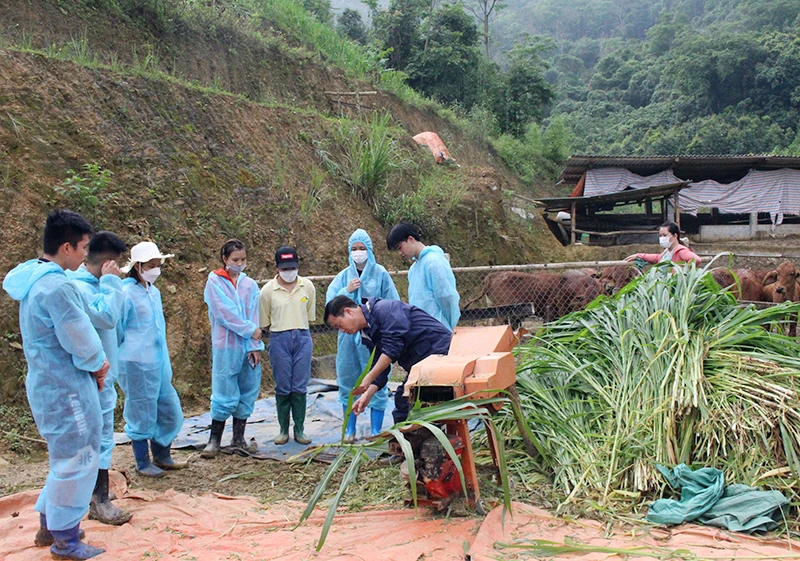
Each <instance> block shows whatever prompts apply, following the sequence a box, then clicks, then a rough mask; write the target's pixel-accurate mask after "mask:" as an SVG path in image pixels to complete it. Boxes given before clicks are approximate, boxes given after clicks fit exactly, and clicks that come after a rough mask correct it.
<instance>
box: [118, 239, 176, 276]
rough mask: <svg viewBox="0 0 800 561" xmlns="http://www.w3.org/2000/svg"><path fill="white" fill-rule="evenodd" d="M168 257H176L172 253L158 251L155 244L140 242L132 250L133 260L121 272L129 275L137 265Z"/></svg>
mask: <svg viewBox="0 0 800 561" xmlns="http://www.w3.org/2000/svg"><path fill="white" fill-rule="evenodd" d="M168 257H175V255H173V254H172V253H167V254H163V253H161V252H160V251H159V250H158V246H157V245H156V244H155V243H153V242H139V243H137V244H136V245H135V246H133V247H132V248H131V260H130V262H129V263H128V264H127V265H125V266H124V267H122V268H121V269H120V271H122V272H123V273H127V272H128V271H130V270H131V269H132V268H133V265H134V264H135V263H147V262H148V261H150V260H151V259H161V262H162V263H163V262H164V259H166V258H168Z"/></svg>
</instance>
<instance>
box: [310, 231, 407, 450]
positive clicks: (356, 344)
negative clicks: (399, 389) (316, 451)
mask: <svg viewBox="0 0 800 561" xmlns="http://www.w3.org/2000/svg"><path fill="white" fill-rule="evenodd" d="M347 255H348V261H349V262H350V265H349V266H348V267H347V268H346V269H344V270H343V271H341V272H340V273H339V274H338V275H336V278H335V279H333V282H331V284H330V286H328V291H327V293H326V296H325V302H326V303H327V302H330V301H331V300H333V299H334V298H335V297H337V296H347V297H349V298H352V299H353V300H354V301H355V302H356V303H358V304H361V303H362V299H365V298H382V299H387V300H400V296H399V295H398V294H397V288H396V287H395V285H394V281H392V277H391V276H389V273H388V272H387V271H386V269H385V268H384V267H383V266H381V265H379V264H378V263H377V261H376V260H375V254H374V253H373V251H372V239H370V237H369V234H367V232H366V231H364V230H362V229H361V228H359V229H358V230H356V231H355V232H353V234H352V235H351V236H350V240H349V242H348V244H347ZM369 356H370V353H369V351H368V350H367V347H365V346H364V345H362V344H361V334H360V333H355V334H353V335H350V334H347V333H344V332H341V331H340V332H339V344H338V348H337V352H336V382H337V383H338V384H339V401H340V402H341V403H342V407H343V409H344V411H346V410H347V400H348V397H349V395H350V392H351V391H352V389H353V386H354V385H355V383H356V380H358V377H359V376H360V375H361V372H362V371H363V370H364V368H365V367H366V366H367V363H368V362H369ZM388 402H389V392H388V389H387V388H386V387H384V388H383V389H382V390H380V391H379V392H378V393H376V394H375V395H374V396H373V397H372V399H371V400H370V402H369V407H370V429H371V431H370V432H371V434H372V435H376V434H379V433H380V432H381V427H382V426H383V416H384V411H385V410H386V406H387V404H388ZM356 418H357V417H356V415H354V414H351V415H350V419H349V421H348V424H347V429H346V430H345V442H346V443H348V444H352V443H353V442H355V435H356Z"/></svg>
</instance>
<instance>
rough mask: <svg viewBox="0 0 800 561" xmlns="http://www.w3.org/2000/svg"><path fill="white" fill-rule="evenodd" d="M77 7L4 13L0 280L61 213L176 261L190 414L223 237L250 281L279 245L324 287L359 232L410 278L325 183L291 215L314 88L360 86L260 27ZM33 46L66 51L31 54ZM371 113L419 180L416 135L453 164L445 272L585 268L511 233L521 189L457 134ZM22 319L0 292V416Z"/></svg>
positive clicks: (204, 376)
mask: <svg viewBox="0 0 800 561" xmlns="http://www.w3.org/2000/svg"><path fill="white" fill-rule="evenodd" d="M217 4H219V5H222V4H224V2H218V3H214V5H217ZM72 5H80V6H82V8H81V9H80V10H78V9H75V10H73V9H72V8H69V6H72ZM88 5H94V4H93V3H92V2H91V1H90V0H72V1H68V0H60V1H59V2H55V1H45V0H20V1H19V2H13V3H7V2H3V3H0V22H1V23H0V45H3V44H4V45H10V46H11V47H10V48H5V49H3V48H0V197H1V198H2V200H3V205H2V207H3V216H4V218H5V220H4V228H3V230H2V233H1V234H0V241H2V243H3V246H4V247H5V248H6V251H4V252H2V253H1V254H0V276H2V275H3V274H4V273H5V272H6V271H8V270H10V269H11V268H12V267H13V266H14V265H15V264H16V263H18V262H20V261H22V260H25V259H28V258H30V257H33V256H36V255H37V254H38V251H39V246H40V237H41V228H42V225H43V222H44V216H45V214H46V212H47V210H48V209H50V208H53V207H57V206H64V207H71V208H77V209H79V210H82V211H84V212H85V213H86V214H87V217H89V218H90V219H91V220H92V221H93V222H94V224H95V226H96V227H97V228H98V229H101V228H103V229H110V230H113V231H115V232H118V233H119V234H121V235H122V236H123V237H124V238H125V239H126V240H127V241H129V242H130V243H135V242H137V241H140V240H142V239H152V240H154V241H156V242H157V243H159V245H160V246H161V247H162V248H163V249H165V250H167V251H169V252H172V253H175V254H176V255H177V258H176V259H175V260H174V261H173V262H171V263H170V264H169V265H168V266H166V267H165V270H164V280H163V281H161V282H160V287H161V289H162V293H163V294H164V301H165V305H166V315H167V321H168V333H169V345H170V351H171V354H172V358H173V364H174V369H175V373H176V374H175V380H176V386H177V387H178V390H179V392H180V393H181V396H182V398H183V399H184V400H188V401H189V402H191V401H192V400H199V401H198V402H205V400H207V399H208V395H209V393H210V374H209V372H210V368H209V363H210V356H209V341H208V321H207V318H206V309H205V305H204V303H203V301H202V290H203V286H204V282H205V278H206V276H207V274H208V271H209V270H210V269H211V268H214V267H216V266H217V259H216V254H217V251H218V248H219V247H220V245H221V244H222V243H223V242H224V240H225V239H227V238H230V237H234V236H235V237H240V238H242V239H243V240H244V241H245V242H246V243H247V244H248V246H249V248H250V249H249V263H250V265H249V269H248V272H249V273H250V274H251V276H253V277H255V278H262V279H263V278H265V277H267V276H271V265H270V268H269V269H268V262H269V260H270V259H271V255H272V252H273V251H274V249H275V248H276V247H277V246H279V245H281V244H285V243H289V244H293V245H296V246H297V247H298V250H299V252H300V254H301V255H302V256H303V261H302V266H303V272H304V273H305V274H332V273H335V272H337V271H338V270H340V269H341V268H342V266H343V265H344V263H345V261H344V253H345V250H346V240H347V237H348V236H349V234H350V232H352V231H353V229H355V228H357V227H363V228H366V229H367V230H368V231H369V232H370V234H371V235H372V237H373V239H374V240H375V244H376V248H377V251H378V254H379V259H380V260H381V262H383V263H384V264H386V265H387V267H389V268H402V267H404V265H403V264H402V263H401V262H400V261H399V258H398V257H397V256H396V255H393V254H391V255H390V254H388V252H386V251H385V249H384V246H383V243H382V240H384V239H385V235H386V225H382V224H381V223H380V222H379V221H378V220H377V219H376V218H375V217H374V215H373V210H372V209H371V208H369V207H368V206H367V205H365V204H364V203H363V202H362V201H360V200H358V199H356V198H355V197H354V196H353V195H352V194H351V192H350V190H349V189H348V188H347V187H346V186H345V185H344V184H341V183H337V182H336V181H334V180H332V179H331V178H328V180H327V181H326V183H325V189H326V193H327V194H328V195H329V196H328V197H327V198H326V199H325V200H324V201H323V202H322V203H321V204H320V205H319V207H318V208H317V209H316V210H315V211H314V212H312V213H310V214H307V215H306V216H303V214H302V212H301V208H302V205H303V202H304V201H305V200H307V199H308V198H309V187H308V186H309V183H310V173H311V168H312V165H317V166H318V165H319V159H318V157H317V155H316V153H315V149H316V147H317V146H318V143H319V142H326V141H327V142H333V136H334V135H333V131H334V129H335V127H336V126H337V120H336V118H337V117H338V116H339V113H338V109H339V108H338V106H337V105H336V104H334V103H332V102H331V101H329V100H328V99H327V98H326V97H325V96H324V95H323V94H322V92H323V91H325V90H329V89H330V90H342V89H355V88H363V87H371V86H370V84H364V83H361V82H358V81H356V80H353V79H352V78H347V77H346V76H345V73H344V72H343V71H342V70H340V69H336V68H334V67H332V66H331V65H330V64H329V63H328V62H326V60H325V57H324V56H323V55H321V54H320V53H313V52H311V51H309V50H308V48H307V47H306V46H303V45H299V44H297V43H296V41H295V42H293V40H292V39H287V37H286V36H285V35H284V34H282V32H281V30H278V29H274V28H273V27H271V25H270V22H262V27H263V29H262V33H261V34H254V33H253V32H247V31H239V30H237V29H236V27H235V26H232V25H230V20H227V19H224V18H222V19H220V23H219V25H218V26H217V27H214V28H213V29H214V30H215V31H214V33H215V34H208V33H207V34H205V35H204V34H203V33H202V31H203V29H205V30H206V31H208V30H209V29H211V27H207V28H203V25H206V24H208V22H206V23H205V24H204V23H203V22H199V23H198V22H197V21H193V22H190V23H191V25H189V24H185V25H184V24H182V25H180V26H175V29H168V30H164V29H160V30H153V29H150V28H148V27H147V26H146V25H144V24H143V23H142V22H141V21H135V20H131V19H124V18H118V17H116V16H113V15H108V14H106V13H104V12H103V11H102V10H99V9H97V8H95V9H94V10H93V11H91V10H90V11H89V12H87V11H86V10H87V8H86V6H88ZM226 22H227V23H226ZM76 38H77V39H76ZM76 41H77V42H76ZM70 42H71V46H69V45H68V43H70ZM65 45H67V46H65ZM146 45H150V47H149V49H150V50H149V51H148V47H146ZM32 48H33V49H42V50H45V51H46V52H47V53H49V55H54V54H57V53H59V52H60V53H61V54H60V55H58V57H54V56H44V55H43V54H36V53H31V52H28V51H29V50H30V49H32ZM65 49H66V50H65ZM70 49H72V50H73V51H74V50H75V49H83V51H82V54H81V56H79V57H76V56H74V54H75V53H73V54H72V55H71V58H72V59H73V60H78V62H79V63H80V64H78V63H76V62H73V61H69V60H62V58H64V56H65V55H64V53H65V52H67V51H70ZM145 52H155V53H159V55H158V56H157V57H154V58H153V61H152V64H153V65H155V66H157V68H156V69H160V70H163V71H165V72H169V73H170V75H174V76H175V78H171V77H170V76H167V75H165V74H164V73H161V74H159V73H157V72H153V69H152V68H150V69H144V70H142V68H141V65H142V57H143V53H145ZM97 62H100V63H105V64H107V65H112V66H113V70H112V69H110V68H104V67H98V66H97V64H96V63H97ZM126 62H127V63H131V64H134V65H136V64H138V65H139V66H138V67H135V68H131V67H126V66H125V65H124V64H123V63H126ZM137 69H138V70H137ZM203 85H206V86H214V89H213V90H209V89H207V88H204V87H201V86H203ZM222 89H228V90H230V91H231V92H233V93H234V94H236V95H230V94H225V93H224V92H222V91H221V90H222ZM265 100H266V101H269V103H266V104H265V103H262V102H263V101H265ZM371 104H372V105H374V106H375V107H376V108H384V109H386V110H389V111H390V112H391V114H392V117H393V119H394V120H395V121H396V122H398V123H399V124H400V125H401V126H402V127H403V128H404V129H405V130H406V131H407V132H408V136H407V137H406V138H404V139H403V143H404V145H405V146H406V147H407V148H408V150H409V153H412V154H413V158H414V159H415V160H416V161H417V163H418V164H419V165H420V166H422V165H423V164H425V161H424V158H427V157H429V156H425V155H424V152H422V151H419V150H417V149H416V148H415V145H414V144H413V142H412V141H411V139H410V137H411V135H412V134H416V133H417V132H420V131H422V130H436V131H438V132H439V133H440V134H441V135H442V136H443V138H444V139H445V141H446V142H447V143H448V144H449V146H450V149H451V152H452V153H453V154H454V156H455V157H456V158H457V159H458V160H459V162H460V164H461V167H460V168H454V169H451V170H449V171H447V172H446V173H448V174H450V175H451V176H452V177H451V179H453V180H454V181H456V182H457V183H459V184H461V185H464V186H465V188H466V190H465V195H464V197H463V200H462V201H461V202H460V204H459V205H458V206H457V207H456V208H455V209H454V210H453V211H452V212H451V213H450V214H448V215H446V216H445V215H442V224H443V227H442V228H441V229H440V231H439V232H438V233H437V234H436V235H435V236H434V237H433V238H432V239H428V240H427V241H429V242H431V243H439V244H440V245H442V246H443V247H445V248H446V250H447V251H448V252H449V253H450V254H451V256H452V260H453V264H454V265H474V264H481V265H483V264H493V263H513V262H534V261H535V262H540V261H558V260H564V259H567V258H574V257H575V256H576V255H583V254H586V256H588V255H589V254H588V253H586V252H585V251H583V252H581V251H579V252H577V253H576V252H574V251H573V252H568V251H566V250H564V249H563V248H561V247H560V246H558V245H557V244H556V243H555V241H554V239H553V238H552V236H551V235H550V234H549V233H548V232H547V231H546V230H544V229H543V227H542V226H541V225H538V224H534V225H527V226H526V225H521V224H520V223H519V221H518V220H516V219H514V218H513V216H512V215H510V213H508V212H507V211H506V209H505V207H504V204H503V191H505V190H508V189H514V188H516V187H517V186H518V184H517V183H516V179H515V177H514V176H513V175H512V174H510V173H509V172H508V170H507V169H506V168H505V167H504V166H503V165H502V163H501V162H500V161H499V159H498V158H497V157H496V155H495V154H493V153H492V152H491V151H490V150H489V149H487V147H485V146H482V145H480V144H477V143H475V142H473V141H472V140H470V139H469V138H468V137H466V136H465V135H463V134H462V133H461V131H460V129H459V128H458V127H457V126H455V125H453V124H452V123H450V122H448V121H446V120H445V119H443V118H442V117H441V116H439V115H438V114H437V113H436V112H435V111H433V110H432V109H425V110H420V109H418V108H415V107H411V106H408V105H405V104H403V103H402V102H401V101H399V100H398V99H397V98H396V97H394V96H392V95H389V94H386V93H385V92H380V94H379V95H378V96H376V98H374V101H371ZM347 111H349V116H351V117H352V116H354V115H355V113H354V112H353V110H347ZM84 164H93V165H98V166H101V167H102V168H104V169H108V170H111V171H112V172H113V173H114V175H113V178H112V180H111V182H110V184H109V185H108V189H109V190H108V194H109V195H111V198H110V199H109V200H108V201H107V202H106V203H105V204H98V205H92V204H88V203H87V200H86V198H85V196H84V195H83V194H81V193H79V192H74V191H73V192H64V191H63V190H59V186H61V185H62V184H63V182H64V180H65V178H66V177H67V170H70V169H75V170H78V169H80V166H82V165H84ZM427 165H429V166H430V165H431V164H427ZM394 181H396V182H397V184H396V185H393V186H392V188H393V189H399V190H400V191H402V190H411V189H415V188H416V185H415V184H414V181H415V179H414V177H412V176H410V175H408V174H406V175H404V176H402V177H400V178H399V179H395V180H394ZM431 212H432V213H437V212H438V213H440V214H441V212H440V211H439V210H437V209H431ZM16 315H17V305H16V304H15V303H13V302H12V301H11V300H10V299H9V298H8V297H7V296H6V295H5V294H2V295H0V332H2V334H3V336H2V337H0V372H1V373H2V374H3V376H2V377H1V378H0V401H2V402H4V403H19V402H21V401H22V400H24V390H23V385H22V381H23V380H24V358H23V356H22V352H21V350H20V349H19V343H20V339H19V329H18V325H17V317H16Z"/></svg>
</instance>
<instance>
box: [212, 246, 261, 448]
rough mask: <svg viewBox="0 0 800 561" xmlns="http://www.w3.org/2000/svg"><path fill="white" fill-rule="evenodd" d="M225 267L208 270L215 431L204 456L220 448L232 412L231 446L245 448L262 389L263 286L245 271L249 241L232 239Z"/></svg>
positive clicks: (225, 253) (223, 254)
mask: <svg viewBox="0 0 800 561" xmlns="http://www.w3.org/2000/svg"><path fill="white" fill-rule="evenodd" d="M220 260H221V261H222V268H221V269H217V270H216V271H212V272H211V273H209V275H208V281H207V282H206V288H205V293H204V300H205V303H206V305H207V306H208V320H209V321H210V322H211V349H212V351H211V352H212V367H211V436H210V437H209V439H208V445H207V446H206V447H205V449H204V450H203V453H202V456H203V457H204V458H213V457H215V456H216V455H217V454H218V453H219V447H220V441H221V440H222V432H223V431H224V430H225V422H226V421H227V420H228V417H231V416H232V417H233V439H232V441H231V446H232V447H234V448H240V449H246V448H247V443H246V441H245V438H244V430H245V426H246V425H247V419H248V417H250V415H251V414H252V413H253V406H254V405H255V402H256V399H258V393H259V391H261V351H263V350H264V343H262V342H261V328H260V327H259V326H258V295H259V291H258V285H257V284H256V282H255V281H254V280H253V279H251V278H250V277H248V276H247V275H246V274H245V273H244V272H243V271H244V268H245V266H246V265H247V252H246V250H245V247H244V244H243V243H242V242H241V241H239V240H236V239H233V240H228V241H227V242H225V245H223V246H222V249H221V250H220Z"/></svg>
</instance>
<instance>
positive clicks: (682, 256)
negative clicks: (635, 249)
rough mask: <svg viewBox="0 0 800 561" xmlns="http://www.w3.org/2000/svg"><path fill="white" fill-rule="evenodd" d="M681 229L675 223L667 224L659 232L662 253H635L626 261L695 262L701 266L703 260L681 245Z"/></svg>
mask: <svg viewBox="0 0 800 561" xmlns="http://www.w3.org/2000/svg"><path fill="white" fill-rule="evenodd" d="M680 234H681V229H680V228H679V227H678V225H677V224H675V223H674V222H666V223H664V224H662V225H661V228H659V230H658V243H659V245H660V246H661V247H662V248H664V251H662V252H661V253H634V254H633V255H629V256H627V257H626V258H625V261H633V260H634V259H642V260H644V261H647V262H648V263H661V262H663V261H672V262H673V263H690V262H694V263H695V264H696V265H699V264H700V262H701V261H702V259H700V257H699V256H698V255H697V254H696V253H695V252H693V251H692V250H691V249H689V248H688V247H686V246H685V245H681V243H680Z"/></svg>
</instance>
